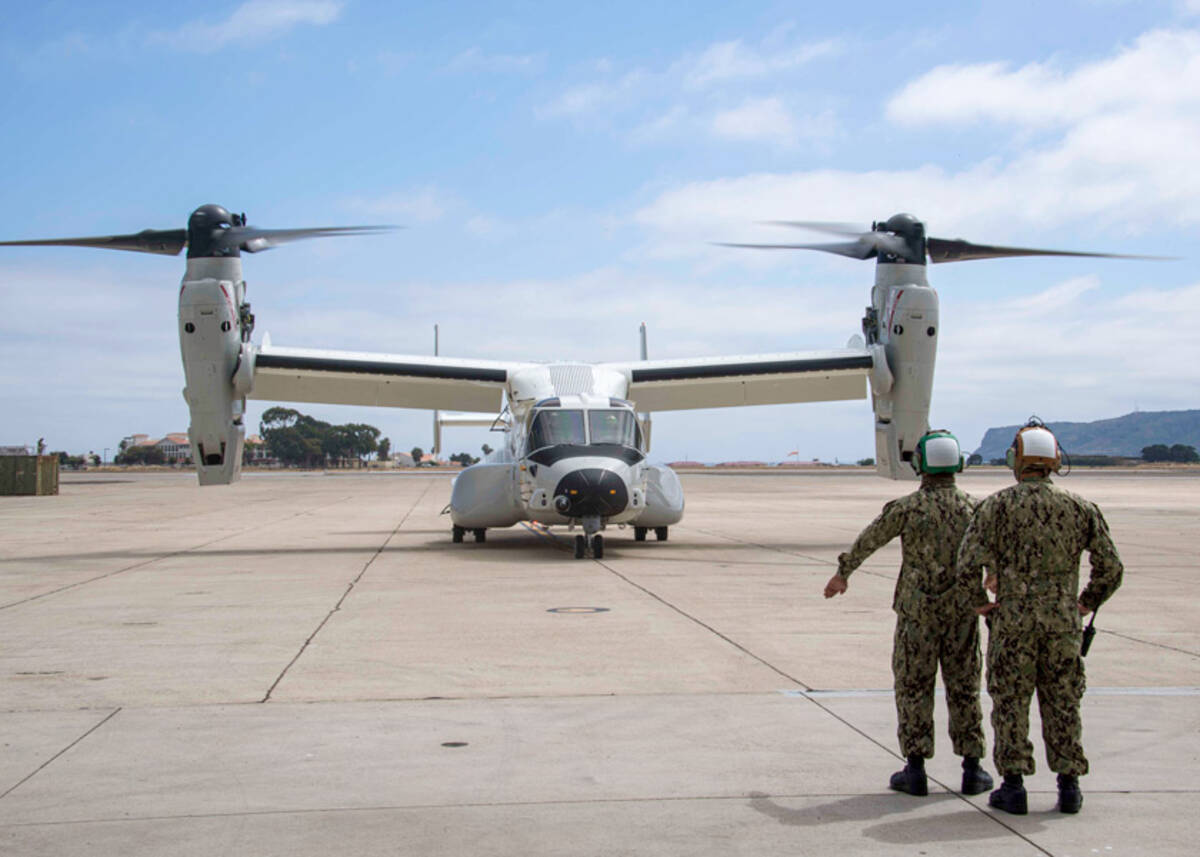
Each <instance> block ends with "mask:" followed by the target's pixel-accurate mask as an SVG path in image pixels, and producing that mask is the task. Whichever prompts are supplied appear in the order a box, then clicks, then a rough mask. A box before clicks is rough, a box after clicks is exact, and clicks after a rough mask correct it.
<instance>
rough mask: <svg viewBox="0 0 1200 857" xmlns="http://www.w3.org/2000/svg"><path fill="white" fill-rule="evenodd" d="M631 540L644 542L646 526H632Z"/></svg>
mask: <svg viewBox="0 0 1200 857" xmlns="http://www.w3.org/2000/svg"><path fill="white" fill-rule="evenodd" d="M633 540H634V541H635V542H644V541H645V540H646V528H645V527H634V528H633Z"/></svg>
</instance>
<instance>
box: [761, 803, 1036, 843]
mask: <svg viewBox="0 0 1200 857" xmlns="http://www.w3.org/2000/svg"><path fill="white" fill-rule="evenodd" d="M947 801H954V802H959V803H961V802H962V798H960V797H959V796H958V795H955V794H951V793H949V792H942V793H941V794H936V793H935V794H930V795H929V797H927V798H922V799H921V800H920V801H917V800H914V799H913V798H911V797H908V796H906V795H891V794H887V795H883V794H878V795H851V796H849V797H844V798H840V799H838V800H834V801H829V802H827V803H821V804H815V805H813V806H806V807H803V808H800V809H793V808H791V807H787V806H784V805H782V804H780V803H779V802H778V801H776V800H775V799H774V798H772V797H771V795H768V794H765V793H762V792H751V793H750V808H751V809H753V810H754V811H755V812H759V813H761V814H763V815H765V816H767V817H768V818H773V819H775V820H776V821H778V822H779V823H780V824H786V825H789V826H795V827H815V826H818V825H824V824H838V823H842V822H847V821H851V822H853V821H859V822H872V821H874V822H879V820H880V819H881V818H883V817H885V816H888V815H894V814H897V813H907V812H911V811H913V810H917V809H921V808H923V807H927V806H929V805H931V804H944V803H946V802H947ZM969 806H970V807H973V805H969V804H964V809H963V811H962V812H959V813H948V814H939V815H934V816H930V815H929V814H927V813H922V814H921V815H919V816H915V817H911V818H905V819H897V820H894V821H882V822H879V823H877V824H872V825H869V826H867V827H864V828H863V829H862V834H863V836H868V837H870V838H871V839H874V840H876V841H877V842H886V843H888V844H894V845H912V844H914V843H919V842H961V841H964V840H972V839H973V840H984V839H999V838H1006V837H1010V836H1012V834H1013V830H1012V829H1011V828H1009V827H1008V826H1007V825H1005V824H1004V823H1003V822H1001V821H1000V820H999V819H997V818H995V817H993V816H992V815H991V813H988V812H984V811H981V810H980V809H978V808H967V807H969ZM964 814H967V815H969V816H973V817H975V818H978V819H980V820H981V821H982V820H984V819H986V820H987V823H985V824H979V825H964V824H963V821H964V818H963V815H964ZM1044 829H1045V828H1044V826H1043V825H1041V824H1036V826H1033V827H1031V826H1030V825H1029V824H1028V823H1026V824H1024V825H1022V830H1021V833H1022V834H1029V833H1036V832H1038V831H1040V830H1044Z"/></svg>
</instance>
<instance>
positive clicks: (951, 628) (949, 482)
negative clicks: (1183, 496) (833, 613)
mask: <svg viewBox="0 0 1200 857" xmlns="http://www.w3.org/2000/svg"><path fill="white" fill-rule="evenodd" d="M977 502H978V501H976V500H975V499H974V498H972V497H971V496H970V495H968V494H967V493H966V492H964V491H961V490H959V489H958V488H957V487H956V486H955V484H954V477H953V475H939V474H934V475H926V476H924V477H923V478H922V480H921V487H920V489H918V490H917V491H914V492H913V493H911V494H908V495H906V496H904V497H900V498H899V499H896V500H893V501H892V502H890V503H888V504H887V505H886V506H884V507H883V511H882V512H881V513H880V514H879V517H877V518H876V519H875V520H874V521H872V522H871V524H870V525H869V526H868V527H867V528H866V529H865V530H863V531H862V533H861V534H859V536H858V538H857V539H856V540H855V542H854V545H853V546H852V547H851V548H850V550H849V551H848V552H847V553H844V554H842V555H841V556H839V557H838V574H840V575H841V576H842V577H849V576H850V573H851V572H853V571H854V569H856V568H858V566H859V565H861V564H862V562H863V560H865V559H866V558H867V557H868V556H870V555H871V554H872V553H874V552H875V551H876V550H878V549H879V548H881V547H883V546H884V545H885V544H887V543H888V542H890V541H891V540H892V539H894V538H895V537H896V536H900V544H901V551H902V560H901V563H900V577H899V578H898V579H897V581H896V594H895V596H894V598H893V600H892V609H893V610H895V611H896V635H895V641H894V644H893V646H892V675H893V677H894V680H895V689H896V716H897V720H898V721H899V727H898V729H897V735H898V737H899V739H900V751H901V753H902V754H903V755H904V756H906V757H908V756H922V757H924V758H927V759H928V758H932V757H933V743H934V742H933V696H934V686H935V683H936V680H937V670H938V663H939V662H940V663H941V666H942V681H943V683H944V684H945V685H946V702H947V705H948V707H949V709H950V739H951V741H952V743H953V745H954V752H955V753H956V754H957V755H959V756H971V757H974V758H981V757H982V756H983V752H984V739H983V729H982V726H981V724H982V720H983V714H982V712H981V711H980V707H979V673H980V657H979V617H978V616H976V615H975V614H974V613H973V612H972V611H971V609H970V608H969V607H968V606H967V605H966V603H965V601H964V600H963V598H962V592H961V590H959V589H958V587H956V586H955V583H956V580H957V576H956V572H955V565H954V562H955V554H956V551H957V549H958V543H959V541H961V539H962V535H963V533H964V532H965V531H966V529H967V524H968V523H969V522H970V520H971V512H972V510H973V509H974V508H975V506H976V504H977Z"/></svg>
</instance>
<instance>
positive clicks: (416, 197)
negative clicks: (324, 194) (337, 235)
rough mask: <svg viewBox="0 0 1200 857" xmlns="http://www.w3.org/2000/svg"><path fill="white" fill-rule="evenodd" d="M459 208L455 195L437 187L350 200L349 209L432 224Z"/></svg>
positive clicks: (405, 220)
mask: <svg viewBox="0 0 1200 857" xmlns="http://www.w3.org/2000/svg"><path fill="white" fill-rule="evenodd" d="M458 206H459V201H458V199H457V198H456V197H454V196H453V195H452V194H449V193H447V192H446V191H443V190H440V189H438V188H436V187H433V186H427V187H423V188H414V189H411V190H403V191H396V192H394V193H389V194H385V195H384V196H379V197H374V198H365V197H355V198H352V199H349V200H347V202H346V208H348V209H349V210H351V211H357V212H361V213H363V214H365V215H369V216H371V217H387V218H393V219H396V220H399V221H401V225H403V223H405V222H410V223H411V222H420V223H432V222H433V221H436V220H441V219H442V217H444V216H445V214H446V213H447V212H448V211H451V210H453V209H454V208H456V207H458Z"/></svg>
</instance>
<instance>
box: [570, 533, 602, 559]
mask: <svg viewBox="0 0 1200 857" xmlns="http://www.w3.org/2000/svg"><path fill="white" fill-rule="evenodd" d="M589 541H590V542H591V543H592V558H593V559H603V558H604V536H602V535H600V534H599V533H597V534H596V535H594V536H592V537H591V538H590V539H589V538H588V537H587V536H576V537H575V559H583V558H584V557H585V556H587V549H588V542H589Z"/></svg>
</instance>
